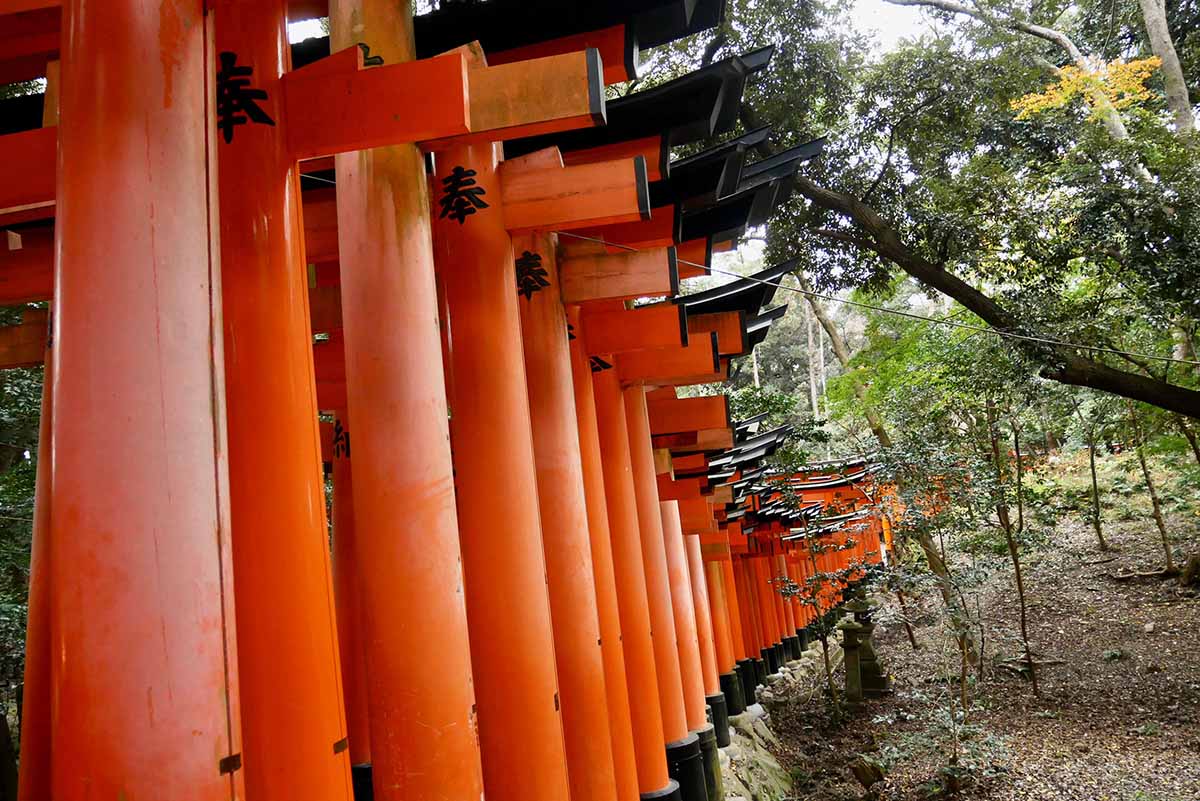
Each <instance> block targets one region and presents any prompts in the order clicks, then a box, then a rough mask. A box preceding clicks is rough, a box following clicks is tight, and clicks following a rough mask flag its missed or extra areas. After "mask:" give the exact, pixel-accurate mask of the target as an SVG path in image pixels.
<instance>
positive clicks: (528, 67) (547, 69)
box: [368, 46, 606, 150]
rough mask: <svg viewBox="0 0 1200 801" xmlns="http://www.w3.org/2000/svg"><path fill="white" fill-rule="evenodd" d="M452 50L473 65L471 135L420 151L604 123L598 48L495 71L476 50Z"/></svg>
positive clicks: (436, 141) (425, 144)
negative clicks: (482, 62)
mask: <svg viewBox="0 0 1200 801" xmlns="http://www.w3.org/2000/svg"><path fill="white" fill-rule="evenodd" d="M454 52H455V53H459V54H460V55H462V56H463V58H465V59H467V63H468V64H469V65H471V66H472V68H471V69H469V70H468V76H469V78H468V80H469V82H470V85H469V88H468V91H467V98H468V100H469V104H470V114H469V119H470V131H469V132H468V133H467V134H459V135H456V136H453V137H446V136H441V137H436V138H433V137H431V138H430V139H428V140H424V141H422V142H421V147H422V148H424V149H426V150H444V149H445V148H447V147H450V146H457V145H462V144H467V143H470V142H498V141H501V140H504V139H518V138H522V137H527V136H540V135H542V134H549V133H559V132H561V131H569V130H573V129H575V128H590V127H592V126H594V125H603V124H604V123H605V121H606V117H605V106H604V66H603V64H601V62H600V53H599V51H597V50H583V51H580V52H576V53H565V54H562V55H556V56H547V57H545V58H535V59H531V60H529V61H518V62H515V63H512V64H501V65H499V66H494V67H487V66H482V64H481V63H480V61H481V59H480V58H479V57H478V51H477V50H475V46H467V47H466V48H459V49H458V50H456V51H454ZM439 58H441V57H440V56H439ZM368 71H369V70H368ZM414 108H421V106H419V105H418V106H414ZM417 116H420V115H417Z"/></svg>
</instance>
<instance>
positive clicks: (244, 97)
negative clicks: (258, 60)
mask: <svg viewBox="0 0 1200 801" xmlns="http://www.w3.org/2000/svg"><path fill="white" fill-rule="evenodd" d="M237 59H238V57H237V53H230V52H225V53H222V54H221V71H220V72H218V73H217V128H219V129H220V131H221V133H222V135H223V136H224V137H225V142H226V144H228V143H229V142H232V141H233V129H234V128H235V127H236V126H238V125H245V124H246V123H247V122H257V123H260V124H262V125H274V124H275V120H273V119H271V117H270V115H268V114H267V112H265V111H263V110H262V107H261V106H260V105H258V101H259V100H266V99H267V93H266V91H264V90H262V89H251V88H250V76H251V75H253V74H254V68H253V67H239V66H238V65H237Z"/></svg>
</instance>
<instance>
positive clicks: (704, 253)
mask: <svg viewBox="0 0 1200 801" xmlns="http://www.w3.org/2000/svg"><path fill="white" fill-rule="evenodd" d="M675 249H676V251H678V253H679V277H680V278H681V279H683V278H699V277H700V276H702V275H711V274H712V273H711V271H710V270H709V267H710V266H711V264H712V242H711V241H710V240H709V239H708V238H707V237H705V238H703V239H689V240H688V241H686V242H680V243H679V245H678V246H677V247H676V248H675ZM696 265H700V266H696Z"/></svg>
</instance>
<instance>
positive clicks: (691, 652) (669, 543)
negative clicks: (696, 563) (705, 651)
mask: <svg viewBox="0 0 1200 801" xmlns="http://www.w3.org/2000/svg"><path fill="white" fill-rule="evenodd" d="M658 507H659V516H660V520H661V521H662V523H661V525H662V532H663V545H664V546H665V550H666V556H667V581H668V586H669V587H670V590H671V613H672V619H673V620H674V621H675V644H676V651H677V653H678V654H679V673H680V678H681V681H682V687H683V707H684V712H685V714H686V716H687V725H688V730H689V731H692V732H699V731H700V730H701V729H703V728H704V727H705V726H706V725H707V723H708V717H707V713H706V712H705V706H706V704H705V701H704V695H705V693H704V671H703V668H702V667H701V664H700V636H699V634H698V633H697V631H696V612H695V608H694V607H693V605H692V580H691V576H689V575H688V566H687V548H686V546H685V545H684V542H683V527H682V525H681V524H680V520H679V502H678V501H661V502H660V503H659V505H658Z"/></svg>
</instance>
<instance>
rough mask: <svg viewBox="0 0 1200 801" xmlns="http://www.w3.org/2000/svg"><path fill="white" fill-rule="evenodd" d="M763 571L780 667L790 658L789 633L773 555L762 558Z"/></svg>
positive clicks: (777, 569) (776, 565)
mask: <svg viewBox="0 0 1200 801" xmlns="http://www.w3.org/2000/svg"><path fill="white" fill-rule="evenodd" d="M771 547H773V545H772V546H771ZM763 569H764V570H765V571H766V574H767V595H768V596H769V597H770V599H771V606H772V608H773V609H774V610H775V635H776V637H775V648H776V655H777V657H778V659H779V664H780V665H781V666H782V665H784V664H787V662H788V660H789V659H790V658H791V657H789V656H788V651H787V638H788V636H789V635H790V634H791V632H790V631H789V630H788V624H787V611H786V610H785V608H784V603H783V593H782V592H781V587H780V584H779V568H778V563H777V561H776V559H775V555H774V553H767V554H765V555H764V556H763Z"/></svg>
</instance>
